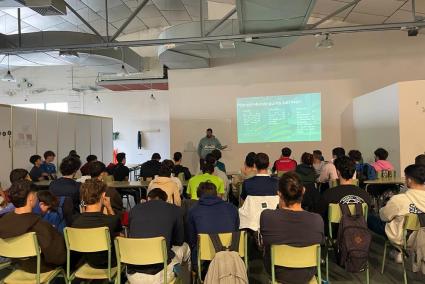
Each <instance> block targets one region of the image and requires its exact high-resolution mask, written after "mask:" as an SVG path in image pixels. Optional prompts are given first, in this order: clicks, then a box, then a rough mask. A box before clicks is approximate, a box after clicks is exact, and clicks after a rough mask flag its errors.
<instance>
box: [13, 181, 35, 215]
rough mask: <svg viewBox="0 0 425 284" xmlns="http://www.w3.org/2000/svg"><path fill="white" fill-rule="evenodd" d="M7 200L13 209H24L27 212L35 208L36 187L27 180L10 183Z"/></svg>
mask: <svg viewBox="0 0 425 284" xmlns="http://www.w3.org/2000/svg"><path fill="white" fill-rule="evenodd" d="M9 198H10V201H11V202H12V204H13V206H15V208H23V207H26V208H27V209H28V210H29V211H31V210H32V208H34V207H35V206H36V203H37V195H36V187H35V185H34V184H33V183H32V182H30V181H29V180H19V181H16V182H14V183H12V186H11V187H10V189H9Z"/></svg>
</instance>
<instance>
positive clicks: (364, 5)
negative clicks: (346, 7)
mask: <svg viewBox="0 0 425 284" xmlns="http://www.w3.org/2000/svg"><path fill="white" fill-rule="evenodd" d="M403 3H404V2H401V1H399V0H362V1H360V2H359V3H358V4H357V5H356V7H355V8H354V9H353V12H358V13H365V14H372V15H380V16H387V17H388V16H391V15H392V14H393V13H394V12H395V11H396V10H398V9H399V8H401V6H403Z"/></svg>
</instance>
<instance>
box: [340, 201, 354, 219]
mask: <svg viewBox="0 0 425 284" xmlns="http://www.w3.org/2000/svg"><path fill="white" fill-rule="evenodd" d="M339 208H341V212H342V216H351V211H350V208H349V207H348V204H344V203H340V204H339Z"/></svg>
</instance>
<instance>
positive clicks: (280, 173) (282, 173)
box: [277, 171, 287, 178]
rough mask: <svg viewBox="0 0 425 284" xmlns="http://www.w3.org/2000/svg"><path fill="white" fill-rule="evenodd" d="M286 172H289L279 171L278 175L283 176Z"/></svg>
mask: <svg viewBox="0 0 425 284" xmlns="http://www.w3.org/2000/svg"><path fill="white" fill-rule="evenodd" d="M285 173H287V172H286V171H277V177H278V178H281V177H282V176H283V175H284V174H285Z"/></svg>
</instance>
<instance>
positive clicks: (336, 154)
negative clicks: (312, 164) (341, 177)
mask: <svg viewBox="0 0 425 284" xmlns="http://www.w3.org/2000/svg"><path fill="white" fill-rule="evenodd" d="M344 156H345V149H344V148H342V147H336V148H334V149H332V162H327V163H325V164H324V165H323V167H322V169H321V171H320V175H319V177H318V178H317V181H318V182H319V183H326V184H327V183H329V182H332V181H334V180H337V179H338V173H337V171H336V168H335V165H334V163H333V161H334V160H335V159H338V158H340V157H344Z"/></svg>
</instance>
